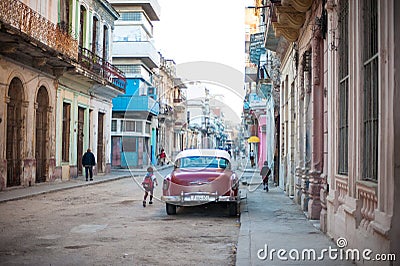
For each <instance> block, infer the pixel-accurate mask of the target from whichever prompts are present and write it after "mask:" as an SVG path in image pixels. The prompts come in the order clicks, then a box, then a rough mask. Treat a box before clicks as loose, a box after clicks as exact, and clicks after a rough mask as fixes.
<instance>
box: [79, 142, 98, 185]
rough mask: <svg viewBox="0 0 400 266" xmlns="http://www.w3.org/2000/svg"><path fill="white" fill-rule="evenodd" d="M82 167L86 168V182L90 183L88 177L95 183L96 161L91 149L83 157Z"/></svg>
mask: <svg viewBox="0 0 400 266" xmlns="http://www.w3.org/2000/svg"><path fill="white" fill-rule="evenodd" d="M82 165H83V167H85V176H86V181H88V175H89V177H90V181H93V166H95V165H96V159H95V158H94V154H93V153H92V151H91V150H90V149H87V151H86V152H85V154H84V155H83V157H82Z"/></svg>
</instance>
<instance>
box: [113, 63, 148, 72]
mask: <svg viewBox="0 0 400 266" xmlns="http://www.w3.org/2000/svg"><path fill="white" fill-rule="evenodd" d="M115 66H116V67H117V68H118V69H120V70H121V71H122V72H124V73H125V74H128V73H129V74H140V73H141V71H142V68H141V65H115Z"/></svg>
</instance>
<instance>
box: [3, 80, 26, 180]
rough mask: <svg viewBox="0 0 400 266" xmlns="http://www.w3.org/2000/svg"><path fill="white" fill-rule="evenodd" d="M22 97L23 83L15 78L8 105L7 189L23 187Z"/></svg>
mask: <svg viewBox="0 0 400 266" xmlns="http://www.w3.org/2000/svg"><path fill="white" fill-rule="evenodd" d="M22 95H23V86H22V82H21V81H20V80H19V79H18V78H14V79H13V80H12V81H11V83H10V88H9V90H8V97H9V98H10V101H9V103H8V104H7V144H6V160H7V187H12V186H19V185H21V168H22V160H21V157H22V154H21V149H22V114H21V112H22V110H21V106H22Z"/></svg>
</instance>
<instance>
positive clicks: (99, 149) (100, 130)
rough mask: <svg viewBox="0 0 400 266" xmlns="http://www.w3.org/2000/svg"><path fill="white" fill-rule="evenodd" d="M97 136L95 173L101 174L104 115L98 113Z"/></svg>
mask: <svg viewBox="0 0 400 266" xmlns="http://www.w3.org/2000/svg"><path fill="white" fill-rule="evenodd" d="M97 126H98V129H97V130H98V134H97V172H99V173H102V172H103V148H104V145H103V142H104V129H103V128H104V114H103V113H99V117H98V122H97Z"/></svg>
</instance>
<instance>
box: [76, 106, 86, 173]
mask: <svg viewBox="0 0 400 266" xmlns="http://www.w3.org/2000/svg"><path fill="white" fill-rule="evenodd" d="M84 125H85V108H82V107H78V132H77V133H78V143H77V158H78V162H77V164H78V175H82V156H83V138H84V136H85V134H84V133H83V127H84Z"/></svg>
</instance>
